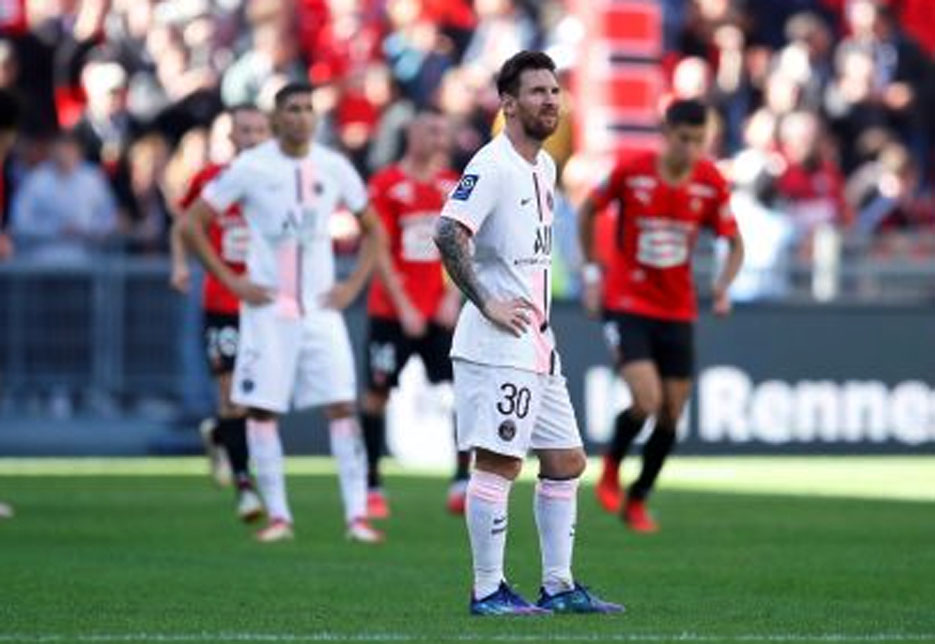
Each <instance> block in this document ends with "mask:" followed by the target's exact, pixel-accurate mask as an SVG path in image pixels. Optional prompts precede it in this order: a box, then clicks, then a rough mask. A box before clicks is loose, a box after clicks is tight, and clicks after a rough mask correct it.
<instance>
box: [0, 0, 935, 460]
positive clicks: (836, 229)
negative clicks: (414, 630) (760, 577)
mask: <svg viewBox="0 0 935 644" xmlns="http://www.w3.org/2000/svg"><path fill="white" fill-rule="evenodd" d="M524 48H533V49H543V50H545V51H547V52H548V53H550V54H551V55H552V56H553V58H554V59H555V61H556V62H557V64H558V66H559V74H560V80H561V82H562V84H563V86H564V88H565V90H566V92H565V96H564V100H565V119H564V121H563V126H562V127H561V128H560V130H559V131H558V132H557V133H556V134H555V135H554V136H553V137H552V139H551V140H550V141H549V142H548V149H549V150H550V152H551V153H552V154H553V156H554V157H555V158H556V161H557V162H558V165H559V168H560V173H561V174H560V180H559V181H560V188H561V195H560V198H559V200H558V206H557V211H558V216H557V223H556V227H557V230H556V239H557V240H558V244H557V246H558V247H557V251H556V259H555V261H556V271H555V274H556V279H555V297H556V301H557V302H558V304H557V306H556V308H555V313H554V318H555V319H554V323H555V324H554V326H555V328H556V330H557V334H558V336H559V342H560V346H561V347H562V348H563V355H564V356H565V368H566V372H567V373H566V375H567V376H568V379H569V384H570V390H571V393H572V397H573V399H574V402H575V404H576V409H577V410H578V413H579V421H580V423H581V426H582V430H583V431H584V433H585V437H586V439H587V442H588V445H589V447H591V448H596V447H597V446H598V445H599V444H600V443H601V442H602V441H604V440H605V439H606V437H607V435H608V432H609V430H610V421H611V419H612V417H613V415H614V414H615V412H616V411H617V409H619V405H621V404H623V402H624V399H625V397H626V392H625V391H624V389H623V387H622V386H621V385H620V384H619V383H618V382H616V381H615V379H614V377H613V373H612V371H611V370H610V369H609V368H608V358H607V353H606V351H605V349H604V346H603V342H602V340H601V334H600V329H599V326H598V324H597V323H595V322H594V321H591V320H588V319H587V318H585V316H584V315H583V313H582V312H581V310H580V308H579V307H578V305H577V291H578V280H577V269H578V267H579V264H580V253H579V251H578V250H577V241H576V237H575V232H574V211H575V207H576V206H577V205H578V204H579V203H580V202H581V200H582V199H583V198H584V196H585V194H586V193H587V191H588V190H589V189H590V188H591V187H593V185H594V184H595V183H596V182H597V181H598V180H599V179H600V178H601V177H602V176H603V175H604V173H606V172H607V171H608V170H609V168H610V166H611V164H612V163H613V161H614V159H615V158H617V157H619V156H625V155H627V154H632V153H633V152H634V151H637V150H645V149H652V148H654V147H656V146H658V144H659V136H658V129H657V125H658V117H659V114H660V112H661V109H662V108H663V107H664V106H665V104H666V102H667V101H668V100H671V99H672V98H673V97H684V98H700V99H703V100H705V101H706V102H708V103H709V104H710V105H711V106H712V128H711V139H710V142H709V145H710V154H711V155H712V156H713V157H715V158H716V159H717V160H718V161H719V163H720V165H721V167H722V169H723V171H724V172H725V174H726V175H727V176H728V177H729V178H730V179H731V181H732V184H733V196H732V203H733V208H734V212H735V214H736V216H737V218H738V220H739V222H740V225H741V228H742V231H743V234H744V237H745V240H746V245H747V249H748V256H747V264H746V266H745V268H744V271H743V273H742V275H741V276H740V278H739V279H738V281H737V283H736V285H735V287H734V289H733V291H732V296H733V298H734V300H735V301H736V302H737V310H736V312H735V314H734V316H733V317H732V318H730V319H728V320H726V321H721V320H713V319H712V318H710V317H708V316H705V315H703V316H702V319H701V320H700V324H699V327H698V350H699V356H698V357H699V372H698V386H697V389H696V392H695V395H694V397H693V400H692V403H691V404H690V408H689V410H688V412H687V413H686V417H685V419H684V422H683V424H682V427H681V432H682V441H683V443H682V446H681V448H680V450H681V451H683V452H684V453H737V452H767V453H855V452H863V453H870V452H912V453H915V452H926V453H932V452H933V451H935V389H933V387H935V351H933V350H932V347H933V340H932V339H933V337H935V335H933V332H935V3H933V2H932V1H931V0H769V1H767V0H655V1H654V0H619V1H612V0H591V1H589V0H564V1H562V0H543V1H541V2H539V1H536V0H83V1H82V0H0V87H3V88H7V89H9V90H11V91H13V92H14V93H15V94H16V95H17V96H18V97H19V98H20V100H21V102H22V104H23V105H24V106H25V110H24V114H23V118H22V122H21V124H20V129H19V135H18V139H17V142H16V144H15V146H14V147H13V149H12V150H11V151H10V153H9V154H8V155H7V156H6V158H5V159H3V165H2V181H0V205H2V227H0V456H12V455H53V454H55V455H68V454H78V455H86V454H100V455H115V454H127V455H131V454H167V453H187V452H191V451H194V450H197V449H198V447H199V439H198V435H197V431H196V427H197V424H198V421H199V420H201V419H202V418H203V417H206V416H210V415H212V413H213V409H214V399H213V396H214V393H213V391H214V390H213V385H212V383H211V380H210V377H209V374H208V370H207V366H206V364H205V361H204V358H203V351H202V349H201V319H200V316H201V312H200V303H199V298H200V289H199V288H198V285H197V279H198V273H197V271H195V272H194V275H195V280H196V283H195V284H194V286H193V288H192V289H191V293H192V295H191V296H188V297H186V296H180V295H178V294H177V293H175V292H173V291H172V290H171V289H170V288H169V286H168V276H169V256H168V230H169V226H170V223H171V219H172V216H173V212H172V209H173V208H175V207H176V206H175V204H176V203H177V201H178V199H179V197H180V196H181V194H182V192H183V190H184V189H185V187H186V184H187V182H188V180H189V178H190V177H191V176H192V175H193V174H194V173H195V172H196V171H197V170H199V169H200V168H201V167H202V166H203V165H204V164H205V163H207V162H208V161H209V160H212V159H215V160H223V159H226V158H227V157H228V156H229V155H230V149H229V143H228V141H227V138H226V128H229V123H228V122H227V120H226V119H225V118H224V117H219V114H220V113H221V111H222V109H223V108H224V106H225V105H234V104H237V103H242V102H256V103H258V104H259V105H261V106H263V107H267V108H268V107H269V106H270V103H271V98H272V96H273V94H274V93H275V91H276V90H277V89H278V88H279V87H280V86H282V84H283V83H285V82H287V81H289V80H310V81H311V82H312V83H313V85H314V87H315V92H314V100H315V107H316V110H317V112H318V114H319V118H320V126H319V131H318V138H319V139H320V140H321V141H322V142H324V143H326V144H328V145H331V146H334V147H336V148H338V149H340V150H342V151H343V152H344V153H346V154H347V155H348V157H349V158H350V159H351V160H352V161H353V163H354V164H355V165H356V167H357V168H358V169H359V170H360V172H361V173H362V174H363V175H364V176H365V177H367V176H369V175H371V174H373V173H374V172H375V171H376V170H378V169H380V168H382V167H383V166H385V165H386V164H388V163H390V162H392V161H394V160H396V159H397V158H398V157H399V156H400V155H401V153H402V139H403V137H402V134H403V131H404V128H405V126H406V124H407V122H408V120H409V119H410V117H411V116H412V115H413V114H414V112H415V110H417V109H418V108H419V107H421V106H425V105H434V106H437V107H439V108H440V109H441V110H442V111H444V113H445V114H447V115H448V117H449V118H450V121H451V124H452V127H453V132H454V137H453V145H452V149H451V164H452V166H453V167H455V168H456V169H460V168H462V167H463V166H464V164H465V163H466V162H467V160H468V159H469V158H470V157H471V155H472V154H473V153H474V152H475V151H476V150H477V149H478V148H479V147H480V146H482V145H483V144H484V143H486V142H487V141H489V140H490V138H491V136H492V132H494V131H496V128H497V127H498V126H499V123H498V119H497V109H498V98H497V95H496V92H495V89H494V87H493V85H492V82H491V81H492V77H493V73H494V72H495V70H497V69H498V68H499V66H500V64H501V63H502V62H503V61H504V60H505V59H506V58H507V57H509V56H510V55H512V54H513V53H515V52H516V51H517V50H519V49H524ZM602 217H603V220H602V225H603V226H606V228H605V232H606V234H604V235H601V236H599V242H598V243H601V244H607V243H608V242H609V240H610V239H611V235H610V234H609V233H610V230H611V229H612V227H613V220H614V217H615V213H614V212H608V213H604V214H603V215H602ZM333 224H334V225H333V231H334V237H335V247H336V249H337V251H338V252H339V254H340V256H341V257H342V258H343V260H344V264H345V265H346V264H347V263H349V262H351V261H353V260H352V258H353V253H354V251H355V246H356V242H355V238H356V229H355V225H354V222H353V219H352V218H351V217H350V216H349V215H347V214H346V213H344V214H339V215H338V216H336V217H335V218H334V222H333ZM717 255H718V248H717V247H715V246H714V245H713V244H710V243H708V244H703V245H702V247H701V248H700V249H699V256H698V258H697V260H696V266H697V269H698V275H697V280H698V284H699V291H700V296H701V298H702V300H704V298H705V297H706V295H707V293H706V290H707V288H706V287H707V285H708V283H709V281H710V275H711V272H712V269H713V266H714V265H715V263H716V261H717ZM348 320H349V324H350V326H351V329H352V332H353V334H354V339H355V341H356V343H357V347H358V350H359V349H360V344H361V342H362V340H363V324H364V312H363V310H362V307H360V306H359V305H358V306H356V307H354V308H352V309H351V310H350V311H349V312H348ZM450 406H451V396H450V391H449V390H447V389H446V388H444V387H443V388H441V389H437V388H429V387H428V386H427V385H426V384H425V382H424V377H423V375H422V373H421V371H420V368H419V365H418V364H412V365H410V367H409V369H408V370H407V372H406V373H405V374H404V376H403V381H402V386H401V388H400V390H399V392H397V394H396V395H395V396H394V401H393V406H392V408H391V410H390V417H389V431H390V438H389V442H390V448H391V450H392V451H393V452H394V453H395V454H396V455H397V456H398V457H400V458H401V459H402V460H403V461H409V462H418V463H447V462H448V461H447V458H448V451H449V450H450V449H451V447H450V428H449V425H450V408H451V407H450ZM316 427H317V421H316V419H315V417H314V416H310V415H307V414H301V415H297V416H293V417H292V418H291V419H290V420H289V422H287V423H286V430H287V431H286V437H285V440H286V444H287V447H288V448H289V449H290V451H292V452H294V453H295V452H302V453H309V452H313V453H314V452H320V451H325V450H326V442H325V440H324V432H321V431H316V429H315V428H316Z"/></svg>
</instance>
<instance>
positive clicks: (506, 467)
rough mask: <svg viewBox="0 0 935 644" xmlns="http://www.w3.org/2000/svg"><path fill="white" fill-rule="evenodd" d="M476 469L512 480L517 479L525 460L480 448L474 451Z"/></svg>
mask: <svg viewBox="0 0 935 644" xmlns="http://www.w3.org/2000/svg"><path fill="white" fill-rule="evenodd" d="M474 469H476V470H481V471H483V472H490V473H492V474H496V475H498V476H502V477H503V478H505V479H508V480H510V481H514V480H516V477H518V476H519V473H520V471H521V470H522V469H523V461H522V460H520V459H518V458H514V457H512V456H504V455H503V454H497V453H495V452H489V451H487V450H483V449H478V450H475V453H474Z"/></svg>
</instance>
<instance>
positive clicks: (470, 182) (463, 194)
mask: <svg viewBox="0 0 935 644" xmlns="http://www.w3.org/2000/svg"><path fill="white" fill-rule="evenodd" d="M479 179H480V177H479V176H478V175H476V174H466V175H464V176H463V177H461V181H459V182H458V186H457V187H456V188H455V191H454V192H453V193H451V198H452V199H457V200H458V201H467V200H468V197H470V196H471V193H472V192H474V186H476V185H477V181H478V180H479Z"/></svg>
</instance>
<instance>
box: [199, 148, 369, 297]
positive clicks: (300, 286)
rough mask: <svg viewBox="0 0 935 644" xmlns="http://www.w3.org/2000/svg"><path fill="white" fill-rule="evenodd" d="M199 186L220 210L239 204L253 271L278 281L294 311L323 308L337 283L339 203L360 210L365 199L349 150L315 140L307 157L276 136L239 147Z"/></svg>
mask: <svg viewBox="0 0 935 644" xmlns="http://www.w3.org/2000/svg"><path fill="white" fill-rule="evenodd" d="M201 194H202V197H203V198H204V199H205V201H206V202H208V204H210V205H211V207H212V208H214V209H215V210H217V211H218V212H224V211H225V210H227V209H228V208H229V207H230V206H231V205H233V204H234V203H238V204H240V206H241V208H242V209H243V215H244V219H245V220H246V222H247V227H248V228H249V230H250V240H249V246H248V249H247V260H246V264H247V274H248V276H249V279H250V281H252V282H255V283H256V284H260V285H262V286H266V287H269V288H272V289H274V290H275V291H276V293H277V302H278V304H279V305H280V307H281V308H282V309H284V310H286V311H289V310H291V312H292V313H293V314H301V313H302V312H304V311H309V310H315V309H320V308H321V301H320V300H321V296H322V295H323V294H324V293H326V292H327V291H328V290H329V289H331V287H332V286H333V285H334V253H333V250H332V240H331V232H330V229H329V220H330V219H331V215H332V214H333V213H334V211H335V209H336V208H338V206H339V205H341V204H343V205H344V206H346V207H347V208H348V209H349V210H350V211H351V212H353V213H358V214H359V213H361V212H363V210H364V208H366V206H367V190H366V187H365V186H364V182H363V181H362V180H361V178H360V175H359V174H358V173H357V171H356V170H355V169H354V167H353V166H352V165H351V164H350V162H349V161H348V160H347V159H345V158H344V157H343V156H341V155H340V154H338V153H337V152H334V151H332V150H329V149H328V148H325V147H323V146H321V145H319V144H317V143H312V144H311V146H310V147H309V151H308V154H307V155H306V156H305V157H304V158H295V157H290V156H286V155H285V154H283V152H282V151H281V150H280V148H279V143H278V142H277V141H276V140H275V139H274V140H271V141H267V142H265V143H262V144H260V145H258V146H256V147H254V148H251V149H249V150H246V151H244V152H243V153H241V154H240V155H239V156H238V157H237V158H236V159H235V160H234V161H233V163H231V165H230V166H229V167H228V168H227V170H226V171H224V172H222V173H221V174H220V175H218V177H217V178H215V179H214V180H213V181H212V182H211V183H209V184H208V185H207V186H205V188H204V190H203V191H202V193H201Z"/></svg>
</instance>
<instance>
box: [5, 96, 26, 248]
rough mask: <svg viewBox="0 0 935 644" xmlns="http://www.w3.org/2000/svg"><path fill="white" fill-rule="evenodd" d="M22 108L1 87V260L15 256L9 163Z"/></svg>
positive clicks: (13, 97) (15, 99) (14, 98)
mask: <svg viewBox="0 0 935 644" xmlns="http://www.w3.org/2000/svg"><path fill="white" fill-rule="evenodd" d="M21 112H22V109H21V107H20V102H19V101H18V100H17V98H16V96H15V95H14V94H13V93H12V92H11V91H9V90H8V89H4V88H2V87H0V262H3V261H6V260H8V259H10V258H11V257H12V256H13V242H12V241H11V240H10V236H9V235H8V234H7V230H6V229H7V223H8V222H9V220H10V217H9V215H10V183H9V180H8V176H7V165H8V160H9V155H10V150H11V149H12V148H13V144H14V143H15V142H16V132H17V129H18V128H19V122H20V113H21Z"/></svg>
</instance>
